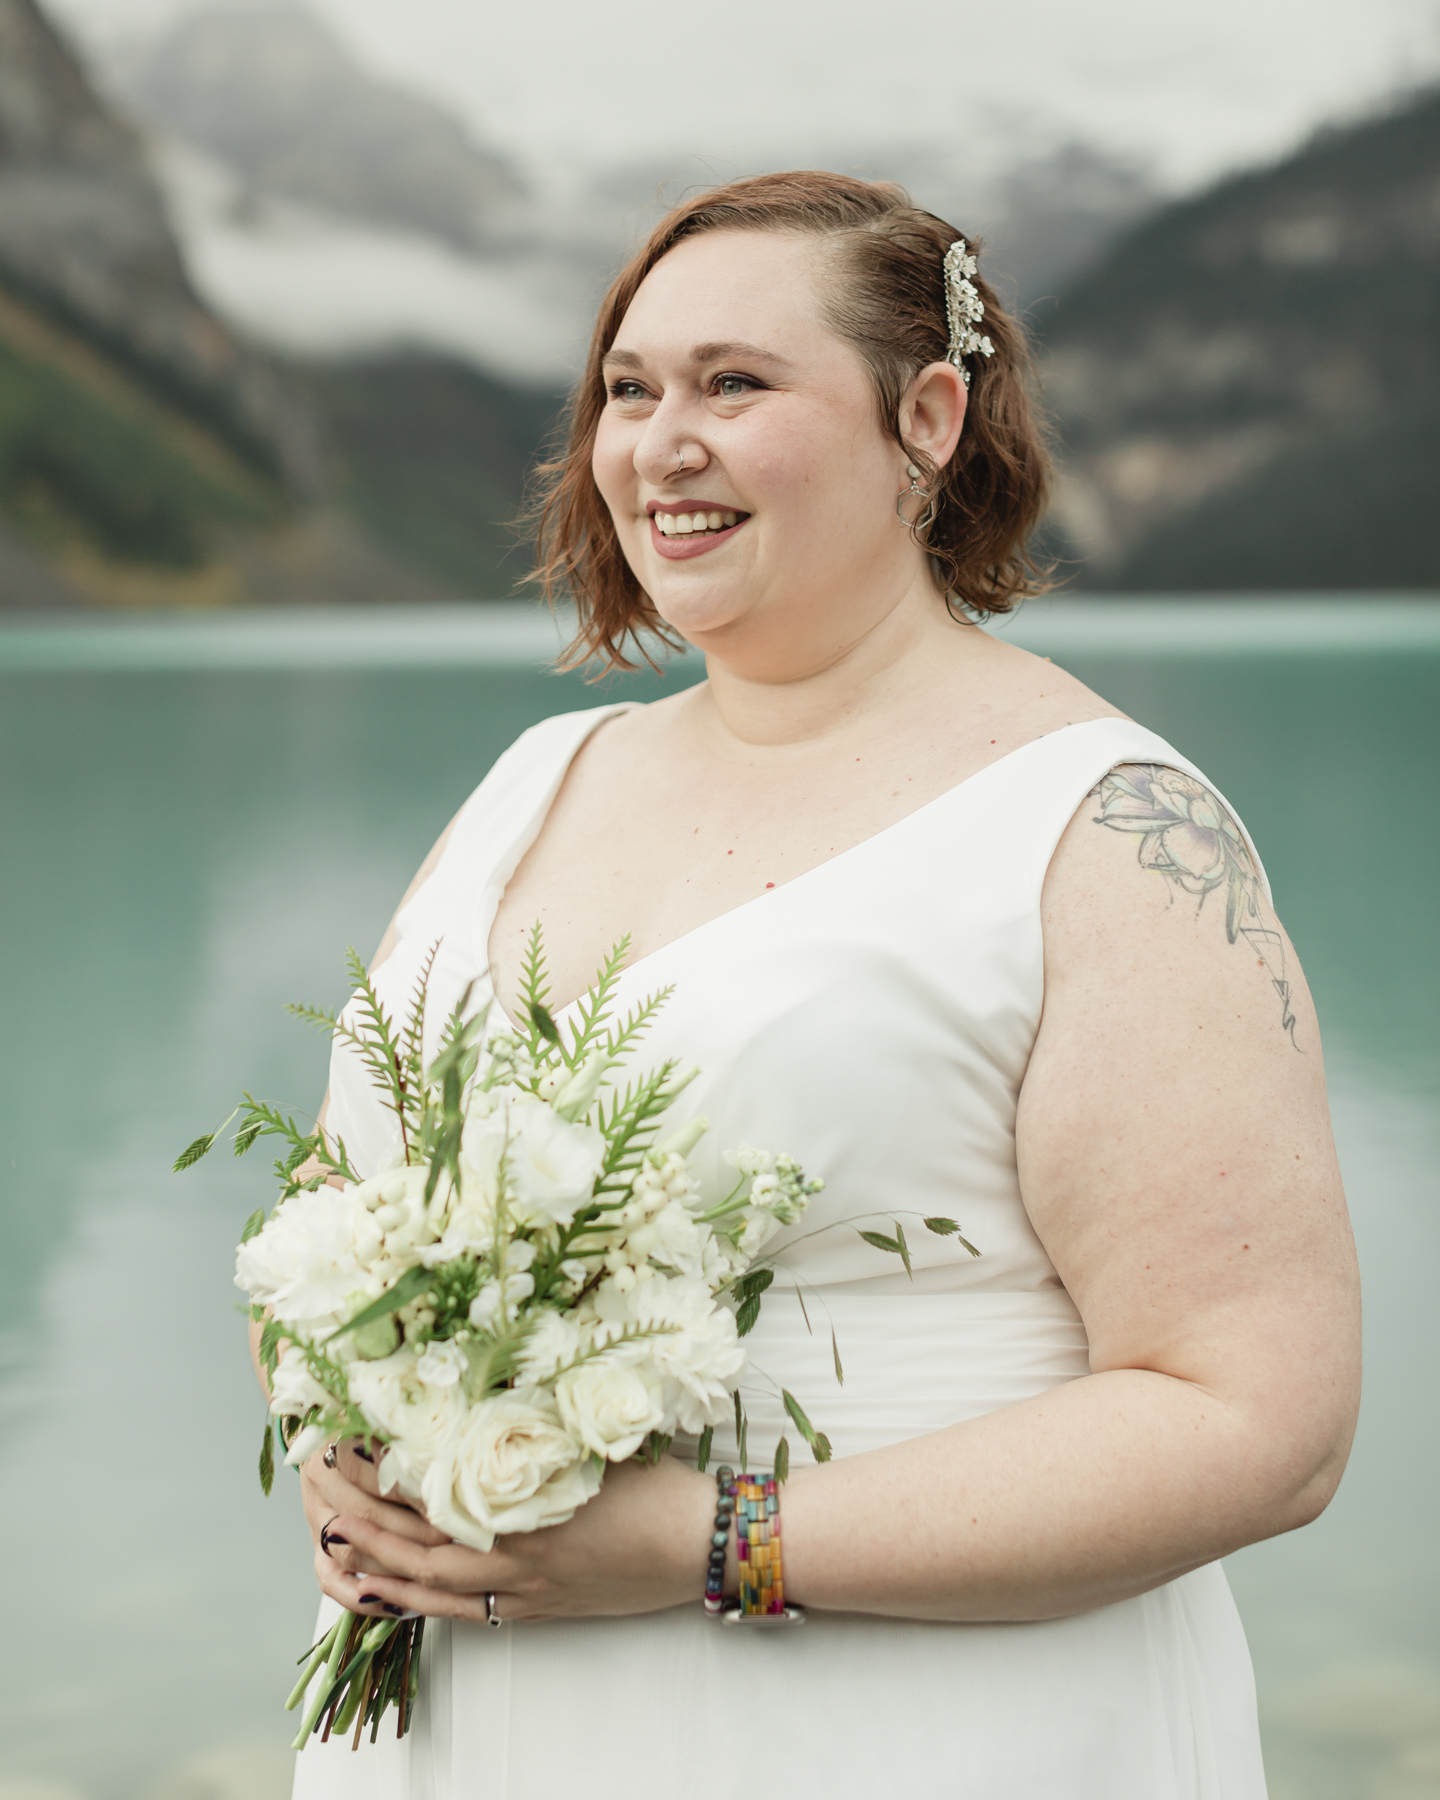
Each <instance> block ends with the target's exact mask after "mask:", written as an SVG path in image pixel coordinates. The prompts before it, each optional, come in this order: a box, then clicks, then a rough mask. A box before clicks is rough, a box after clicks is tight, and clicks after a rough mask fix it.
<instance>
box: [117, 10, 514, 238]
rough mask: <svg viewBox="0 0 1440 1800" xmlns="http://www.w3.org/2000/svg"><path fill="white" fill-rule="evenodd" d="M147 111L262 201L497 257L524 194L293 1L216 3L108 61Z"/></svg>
mask: <svg viewBox="0 0 1440 1800" xmlns="http://www.w3.org/2000/svg"><path fill="white" fill-rule="evenodd" d="M108 75H109V82H110V85H111V86H112V87H113V88H114V89H115V90H116V91H118V93H119V95H120V96H121V98H122V99H123V100H124V101H125V102H126V104H127V105H128V106H129V107H130V108H131V109H132V110H133V111H134V112H135V114H136V115H137V116H139V117H142V118H144V119H146V120H147V121H149V122H150V123H152V124H153V125H156V126H158V127H160V128H162V129H163V130H165V131H168V132H171V133H173V134H174V135H175V136H176V137H178V138H180V139H182V140H184V141H185V142H187V143H189V144H192V145H194V146H196V147H197V148H198V149H201V150H204V151H207V152H208V153H209V154H210V155H212V156H214V157H216V158H217V159H218V160H219V161H220V162H221V163H223V164H224V165H225V166H226V167H227V168H229V169H231V170H233V171H234V172H235V173H236V174H237V175H239V176H240V177H241V179H242V180H243V181H244V182H245V183H246V184H247V185H248V187H249V188H250V190H251V192H252V193H253V194H254V195H256V196H262V195H272V196H280V197H283V198H286V199H291V200H298V201H302V202H306V203H308V204H310V205H312V206H316V207H321V208H324V209H326V210H327V211H329V212H332V213H335V214H339V215H342V216H346V217H350V218H355V219H361V220H366V221H369V222H371V223H374V224H379V225H392V226H398V227H400V228H401V229H403V230H406V231H418V232H425V233H429V234H431V235H433V236H435V237H438V238H440V239H442V240H444V241H446V242H448V243H451V244H453V245H454V246H455V247H456V248H457V249H459V250H462V251H477V250H478V251H484V250H486V249H493V248H494V247H495V245H496V244H497V242H500V241H502V240H503V238H504V237H505V235H506V232H507V230H508V229H509V228H510V226H511V225H512V224H513V222H514V220H515V219H516V217H517V208H518V205H519V202H520V201H521V200H522V199H523V197H524V189H523V186H522V184H521V182H520V179H519V177H518V176H517V175H516V173H515V171H514V170H513V169H512V168H511V166H510V165H509V163H508V162H507V161H506V160H505V159H504V158H503V157H501V156H499V155H497V154H496V153H495V152H493V151H490V150H487V149H484V148H482V147H481V146H480V145H478V144H477V143H475V142H474V140H473V139H472V138H471V137H470V136H469V135H468V134H467V133H466V132H465V131H464V130H463V129H462V128H461V126H460V125H459V124H458V123H457V122H456V121H455V120H454V119H452V118H451V117H450V116H449V115H448V114H447V113H445V112H442V111H441V110H440V108H439V107H436V106H433V105H431V104H430V103H429V102H428V101H426V100H423V99H421V98H419V97H418V96H415V95H411V94H408V93H406V92H405V91H404V90H403V89H400V88H396V87H394V86H391V85H390V84H388V83H386V82H382V81H377V80H374V79H372V78H371V77H370V76H369V75H367V74H366V72H365V71H364V70H363V69H361V68H360V67H359V66H358V65H357V64H356V63H355V62H354V61H353V60H352V59H351V57H350V56H349V55H348V54H347V53H346V51H345V49H344V48H343V46H342V45H341V44H340V43H339V42H338V41H337V40H336V38H335V37H334V36H333V34H332V33H331V32H329V31H328V30H327V29H326V28H325V27H324V26H323V25H322V24H321V23H320V22H319V20H318V19H315V18H314V17H312V16H311V15H310V14H309V13H307V12H305V11H303V10H302V9H301V8H300V7H298V6H293V5H287V4H284V3H283V0H279V3H275V4H269V5H263V6H246V7H225V6H221V7H217V8H215V9H214V10H212V11H207V12H203V13H199V14H196V15H194V16H192V17H189V18H184V19H182V20H180V21H179V22H178V23H177V24H175V25H174V26H172V27H171V28H170V30H168V31H166V32H163V33H161V34H159V35H157V36H155V37H153V38H151V39H149V40H147V41H145V42H143V43H142V44H140V45H138V46H137V47H136V49H135V50H134V52H133V53H132V54H130V55H128V56H124V55H122V56H117V57H115V58H114V59H113V60H112V62H111V65H110V68H109V71H108Z"/></svg>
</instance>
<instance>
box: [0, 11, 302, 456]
mask: <svg viewBox="0 0 1440 1800" xmlns="http://www.w3.org/2000/svg"><path fill="white" fill-rule="evenodd" d="M0 280H3V282H4V284H5V286H6V287H7V288H8V289H9V290H10V291H11V292H12V293H13V294H15V295H17V296H19V297H20V298H22V299H23V300H27V301H29V302H30V303H32V304H34V305H38V306H39V307H41V308H42V309H43V310H44V311H45V312H46V313H48V314H49V315H50V316H52V317H53V318H55V319H56V321H57V322H59V323H63V324H64V325H66V326H68V327H69V328H71V329H73V330H76V331H79V332H80V333H81V334H82V335H83V336H85V337H87V338H89V339H90V340H91V341H92V342H94V343H95V344H96V345H97V347H99V348H101V349H102V350H103V351H104V353H105V354H106V355H108V356H109V357H110V358H112V359H114V360H115V361H117V362H119V363H122V364H125V365H128V366H129V367H130V368H132V369H133V370H134V372H135V373H136V374H137V376H139V377H140V378H141V379H142V380H144V381H145V382H146V383H147V385H149V386H151V387H153V388H156V389H157V390H163V391H164V392H165V394H166V396H167V397H168V399H169V401H170V403H171V404H172V405H173V406H174V407H176V408H177V409H178V410H179V411H181V412H183V413H186V414H188V415H190V416H191V417H193V418H194V419H195V420H197V421H198V422H200V423H202V424H203V425H204V426H205V427H206V428H207V429H208V430H210V431H211V432H213V433H215V434H217V435H219V436H220V437H222V438H224V439H225V440H226V441H227V442H228V443H229V444H230V445H231V447H232V448H233V449H234V451H235V452H236V453H237V454H238V455H239V456H240V457H241V458H242V459H243V460H245V461H247V462H251V463H255V464H259V465H268V467H269V468H270V470H271V471H272V472H273V473H274V474H276V475H277V476H279V477H281V478H282V479H284V480H285V481H287V482H289V483H294V484H298V485H299V486H301V487H304V486H306V485H312V484H313V483H314V482H315V480H316V478H317V475H318V468H317V461H316V456H317V451H316V442H315V434H314V426H313V420H312V418H311V416H310V413H309V411H308V409H307V408H306V407H304V406H303V405H297V404H296V403H295V402H294V401H293V399H292V398H291V397H290V396H289V395H287V393H286V392H285V389H284V385H283V383H281V382H280V381H279V380H277V378H276V376H275V375H274V372H273V371H272V370H271V369H270V368H269V367H268V366H267V365H266V364H265V363H264V362H263V360H261V359H260V358H258V357H255V356H253V355H251V354H250V353H249V352H247V350H246V349H245V348H244V347H243V346H242V345H241V344H239V343H237V341H236V340H235V338H234V337H233V336H232V335H231V334H230V333H229V332H227V331H226V330H225V329H224V328H223V327H222V326H221V325H220V324H219V322H218V321H217V320H216V319H215V318H214V317H213V315H212V314H211V313H209V312H208V311H207V310H206V309H205V308H204V307H203V306H202V305H201V304H200V303H199V301H198V300H197V298H196V296H195V294H194V292H193V290H192V288H191V286H190V283H189V281H188V280H187V278H186V275H185V272H184V269H183V267H182V265H181V262H180V257H179V254H178V252H177V250H176V247H175V243H174V240H173V238H172V237H171V234H170V229H169V226H168V224H167V222H166V218H165V214H164V209H163V207H162V205H161V201H160V195H159V191H158V189H157V188H156V185H155V182H154V180H153V179H152V177H151V175H150V172H149V169H148V167H147V165H146V161H145V154H144V149H143V145H142V143H141V141H140V138H139V136H138V134H137V133H136V132H135V130H134V129H133V128H132V127H130V126H129V125H127V124H126V123H125V122H123V121H122V120H120V119H118V118H117V117H116V116H115V115H114V113H113V112H111V111H110V109H109V108H107V107H106V106H105V105H104V104H103V102H102V101H101V100H100V99H99V98H98V97H97V95H96V94H95V92H94V90H93V89H92V87H91V86H90V83H89V81H88V79H87V78H86V75H85V73H84V71H83V69H82V68H81V66H80V63H79V62H78V60H77V58H76V57H75V56H74V54H73V53H72V52H71V51H70V49H69V48H68V46H67V45H66V44H65V42H64V41H63V40H62V39H61V38H60V37H59V36H58V35H57V34H56V33H55V31H54V30H53V29H52V28H51V27H50V25H49V24H48V23H47V21H46V20H45V19H44V18H43V17H42V15H41V14H40V12H39V10H38V8H37V7H36V5H35V3H34V0H0Z"/></svg>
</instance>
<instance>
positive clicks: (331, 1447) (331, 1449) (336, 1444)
mask: <svg viewBox="0 0 1440 1800" xmlns="http://www.w3.org/2000/svg"><path fill="white" fill-rule="evenodd" d="M339 1455H340V1440H339V1438H333V1439H332V1440H331V1441H330V1443H328V1444H327V1445H326V1446H325V1454H324V1455H323V1456H322V1457H321V1458H320V1460H321V1462H323V1463H324V1465H325V1467H326V1468H327V1469H333V1468H334V1467H335V1464H336V1462H337V1461H338V1460H339ZM335 1517H336V1518H337V1519H338V1518H339V1517H340V1515H339V1513H336V1515H335Z"/></svg>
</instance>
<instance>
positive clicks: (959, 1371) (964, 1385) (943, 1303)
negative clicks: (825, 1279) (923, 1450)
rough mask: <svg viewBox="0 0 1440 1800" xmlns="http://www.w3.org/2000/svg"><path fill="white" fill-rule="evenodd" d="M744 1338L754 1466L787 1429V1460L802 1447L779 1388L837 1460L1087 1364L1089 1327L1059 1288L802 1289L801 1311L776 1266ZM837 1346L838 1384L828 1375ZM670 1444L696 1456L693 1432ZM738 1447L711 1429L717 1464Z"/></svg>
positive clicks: (1034, 1390) (948, 1421)
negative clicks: (891, 1291) (776, 1273)
mask: <svg viewBox="0 0 1440 1800" xmlns="http://www.w3.org/2000/svg"><path fill="white" fill-rule="evenodd" d="M807 1315H808V1321H809V1323H808V1327H807V1323H806V1319H807ZM832 1330H833V1332H834V1347H833V1348H832V1341H831V1332H832ZM744 1341H745V1346H746V1349H747V1351H748V1352H749V1367H748V1369H747V1371H746V1374H745V1376H744V1378H743V1380H742V1382H741V1389H740V1393H741V1399H742V1400H743V1402H744V1405H745V1411H746V1414H747V1417H748V1419H749V1433H748V1446H747V1449H748V1460H749V1461H750V1463H751V1464H752V1466H756V1467H768V1466H769V1464H770V1462H771V1461H772V1460H773V1458H774V1454H775V1446H776V1444H777V1443H778V1441H779V1439H780V1437H781V1435H782V1434H784V1435H785V1436H787V1437H788V1438H789V1441H790V1452H791V1456H792V1458H798V1459H800V1460H804V1459H805V1458H806V1457H808V1454H809V1452H808V1451H807V1450H806V1449H805V1447H804V1445H803V1444H802V1443H801V1442H800V1441H799V1434H798V1433H797V1431H796V1429H795V1426H794V1424H793V1423H792V1422H791V1420H790V1419H789V1418H788V1417H787V1416H786V1414H785V1411H784V1407H783V1405H782V1402H781V1399H780V1390H781V1388H788V1389H789V1391H790V1392H791V1393H792V1394H793V1395H794V1396H795V1398H796V1399H797V1400H798V1401H799V1402H800V1404H801V1406H802V1407H804V1409H805V1411H806V1413H807V1414H808V1415H809V1417H810V1419H811V1421H812V1423H813V1424H814V1426H815V1428H816V1430H817V1431H823V1432H824V1433H825V1434H826V1435H827V1436H828V1437H829V1439H830V1441H831V1445H832V1447H833V1449H834V1452H835V1455H836V1456H854V1455H857V1454H859V1453H860V1452H862V1451H866V1450H879V1449H883V1448H884V1447H885V1446H886V1445H889V1444H898V1443H903V1442H904V1441H905V1440H906V1439H908V1438H913V1437H923V1436H924V1435H925V1434H926V1433H928V1432H932V1431H941V1430H943V1429H944V1428H945V1427H946V1426H947V1425H955V1424H959V1423H960V1422H961V1421H962V1420H965V1419H974V1418H979V1417H980V1416H981V1415H982V1414H984V1413H990V1412H995V1411H998V1409H999V1408H1000V1407H1002V1406H1010V1405H1013V1404H1014V1403H1015V1402H1016V1401H1017V1400H1025V1399H1029V1398H1030V1396H1031V1395H1034V1394H1042V1393H1045V1392H1046V1391H1047V1390H1048V1389H1050V1388H1053V1387H1058V1386H1060V1384H1061V1383H1062V1382H1066V1381H1074V1380H1075V1379H1076V1378H1077V1377H1079V1376H1081V1375H1088V1374H1089V1372H1090V1357H1089V1343H1088V1340H1087V1338H1086V1334H1085V1326H1084V1324H1083V1323H1082V1321H1081V1319H1080V1315H1079V1314H1078V1313H1077V1312H1076V1310H1075V1303H1074V1302H1073V1301H1072V1300H1071V1298H1070V1296H1069V1295H1068V1294H1067V1293H1066V1292H1065V1291H1064V1289H1063V1288H1045V1289H1039V1290H1035V1291H1031V1292H1014V1293H1007V1292H987V1291H984V1290H974V1291H971V1292H969V1293H949V1294H924V1293H919V1294H873V1293H868V1294H858V1293H854V1292H846V1291H845V1290H843V1289H835V1288H828V1289H820V1290H816V1291H811V1292H807V1293H806V1294H805V1309H804V1311H803V1312H802V1310H801V1307H800V1303H799V1301H798V1300H797V1299H796V1298H795V1296H794V1293H793V1292H792V1291H789V1289H788V1286H787V1284H786V1282H785V1276H784V1273H783V1272H781V1274H780V1276H779V1278H778V1280H777V1282H776V1284H775V1287H774V1288H772V1289H771V1291H770V1292H769V1293H768V1294H767V1295H766V1297H765V1303H764V1306H763V1308H762V1311H761V1314H760V1320H759V1323H758V1324H757V1325H756V1327H755V1329H754V1331H753V1332H751V1334H750V1335H749V1336H748V1337H747V1338H746V1339H745V1340H744ZM836 1349H838V1351H839V1356H840V1362H841V1366H842V1368H843V1370H844V1375H845V1380H844V1384H843V1385H842V1384H841V1383H840V1382H839V1381H837V1379H836V1374H835V1350H836ZM675 1452H676V1454H677V1455H680V1456H685V1457H687V1458H688V1457H691V1456H693V1454H694V1440H693V1439H677V1441H676V1444H675ZM737 1453H738V1451H737V1445H736V1442H735V1432H734V1427H733V1425H727V1426H725V1427H718V1426H717V1428H716V1431H715V1438H714V1443H713V1447H712V1463H713V1462H715V1461H724V1462H732V1463H733V1462H734V1460H735V1458H736V1455H737Z"/></svg>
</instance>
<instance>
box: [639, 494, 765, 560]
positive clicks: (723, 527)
mask: <svg viewBox="0 0 1440 1800" xmlns="http://www.w3.org/2000/svg"><path fill="white" fill-rule="evenodd" d="M749 517H750V515H749V513H743V512H742V513H737V512H735V511H733V510H732V509H730V508H727V507H710V506H692V507H691V508H688V509H686V510H685V511H683V512H672V511H669V510H662V509H661V508H659V507H657V508H656V509H655V511H654V512H652V513H651V515H650V526H651V532H650V541H651V543H652V544H653V545H654V546H655V548H656V549H657V550H658V551H659V552H660V554H661V555H662V556H664V557H666V558H667V559H669V560H671V561H673V560H674V559H675V558H677V557H689V556H699V555H701V554H703V552H704V551H706V550H709V549H711V548H712V547H713V546H714V545H716V544H718V543H720V542H722V541H723V540H724V539H726V538H728V537H729V536H730V535H731V533H732V532H735V531H738V530H739V529H740V527H741V526H742V525H743V524H744V523H745V521H746V520H747V519H748V518H749Z"/></svg>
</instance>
